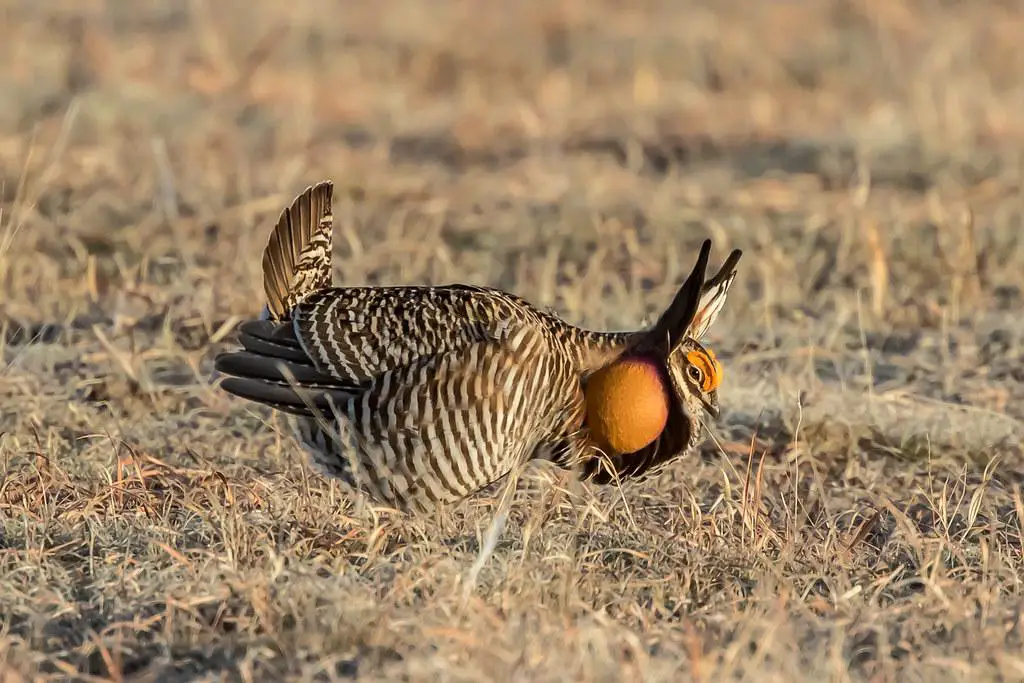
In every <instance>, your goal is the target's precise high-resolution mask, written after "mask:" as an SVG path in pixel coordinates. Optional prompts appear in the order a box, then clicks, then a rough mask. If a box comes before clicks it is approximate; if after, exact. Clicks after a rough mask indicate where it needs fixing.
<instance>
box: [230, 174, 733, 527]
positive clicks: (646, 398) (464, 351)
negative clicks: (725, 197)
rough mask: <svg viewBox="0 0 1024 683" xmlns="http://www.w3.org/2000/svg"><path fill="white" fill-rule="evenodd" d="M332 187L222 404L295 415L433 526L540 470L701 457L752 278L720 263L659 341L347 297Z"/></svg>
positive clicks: (498, 296) (297, 423)
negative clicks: (739, 289) (712, 336)
mask: <svg viewBox="0 0 1024 683" xmlns="http://www.w3.org/2000/svg"><path fill="white" fill-rule="evenodd" d="M332 189H333V185H332V183H331V182H329V181H326V182H322V183H319V184H317V185H315V186H312V187H310V188H308V189H306V191H304V192H303V193H302V194H301V195H299V196H298V197H297V198H296V199H295V201H294V202H293V204H292V205H291V206H290V207H288V208H287V209H285V210H284V212H283V213H282V214H281V217H280V219H279V221H278V223H277V225H276V227H275V228H274V231H273V233H272V234H271V236H270V240H269V242H268V244H267V247H266V250H265V251H264V254H263V274H264V289H265V292H266V296H267V304H266V306H265V307H264V309H263V313H262V314H261V315H260V317H259V319H254V320H249V321H246V322H243V323H242V324H241V325H240V326H239V328H238V338H239V341H240V343H241V345H242V347H243V348H242V349H240V350H237V351H232V352H228V353H224V354H221V355H219V356H218V357H217V359H216V361H215V368H216V370H217V371H218V372H220V373H222V374H223V375H226V377H225V378H224V379H223V382H222V384H221V386H222V388H223V389H224V390H226V391H228V392H229V393H231V394H234V395H236V396H239V397H242V398H245V399H248V400H251V401H256V402H259V403H263V404H266V405H269V406H272V407H273V408H275V409H277V410H280V411H283V412H285V413H287V414H289V416H288V417H289V419H290V421H291V423H292V426H293V428H294V430H295V432H296V436H297V438H298V440H299V442H300V444H301V445H302V446H303V447H304V449H305V450H306V451H307V452H308V453H309V455H310V456H311V459H312V463H313V464H314V466H315V467H316V468H317V469H318V470H320V471H321V472H322V473H325V474H327V475H330V476H334V477H338V478H340V479H341V480H343V481H344V482H346V483H347V484H348V485H349V486H351V487H355V488H356V489H358V490H360V491H362V492H363V493H365V494H368V496H369V497H370V498H371V499H372V500H374V501H376V502H378V503H384V504H388V505H391V506H394V507H397V508H399V509H401V510H405V511H421V512H422V511H426V510H430V509H432V508H434V507H435V506H437V505H438V504H442V503H451V502H455V501H458V500H460V499H462V498H464V497H466V496H467V495H469V494H471V493H473V492H475V491H477V490H479V489H481V488H483V487H485V486H487V485H489V484H491V483H493V482H495V481H497V480H499V479H501V478H502V477H503V476H505V475H507V474H509V473H510V472H511V471H512V470H513V469H514V468H516V467H517V466H518V465H522V464H523V463H525V461H527V460H528V459H531V458H543V459H547V460H551V461H553V462H555V463H556V464H558V465H560V466H562V467H564V468H572V469H575V470H576V471H577V472H578V473H579V476H580V477H581V478H582V479H584V480H589V481H593V482H597V483H602V484H605V483H610V482H613V481H621V480H626V479H630V478H635V477H639V476H641V475H644V474H648V473H650V472H652V471H654V470H656V469H660V468H661V466H663V465H664V464H666V463H667V462H669V461H671V460H672V459H674V458H676V457H678V456H681V455H683V454H685V453H687V452H688V451H690V450H691V449H693V448H694V447H695V446H696V445H697V443H698V441H699V440H700V427H701V414H702V413H703V412H705V411H706V412H708V413H710V414H711V415H712V416H716V417H717V415H718V387H719V384H720V382H721V378H722V370H721V366H720V364H719V363H718V361H717V360H716V358H715V356H714V354H713V353H712V352H711V350H710V349H706V348H704V347H703V346H702V345H701V344H700V342H699V341H698V340H699V339H700V338H701V337H702V335H703V334H704V333H705V332H706V331H707V329H708V328H709V327H710V325H711V324H712V323H713V322H714V320H715V318H716V316H717V315H718V313H719V312H720V311H721V309H722V306H723V304H724V303H725V299H726V295H727V294H728V291H729V287H730V285H731V284H732V282H733V279H734V278H735V276H736V265H737V263H738V261H739V259H740V255H741V252H740V251H739V250H735V251H733V252H732V253H731V254H730V255H729V257H728V258H727V259H726V261H725V263H724V265H723V266H722V268H721V270H720V271H719V272H718V274H717V275H715V276H714V277H712V278H711V279H710V280H707V281H705V270H706V268H707V264H708V255H709V252H710V249H711V243H710V241H705V242H704V244H703V246H702V247H701V250H700V254H699V255H698V258H697V263H696V265H695V266H694V268H693V271H692V272H691V273H690V275H689V277H688V278H687V280H686V282H685V283H684V284H683V285H682V287H681V288H680V289H679V291H678V293H677V294H676V296H675V299H674V300H673V301H672V303H671V305H670V306H669V307H668V309H667V310H666V311H665V312H664V313H663V314H662V316H661V317H660V318H659V320H658V321H657V323H656V324H655V325H654V326H653V327H652V328H650V329H648V330H642V331H636V332H595V331H590V330H585V329H581V328H579V327H576V326H574V325H571V324H569V323H568V322H566V321H564V320H562V319H560V318H558V317H557V316H555V315H552V314H550V313H547V312H544V311H541V310H539V309H537V308H535V307H534V306H532V305H531V304H530V303H528V302H527V301H525V300H523V299H521V298H519V297H517V296H515V295H513V294H509V293H506V292H503V291H499V290H496V289H490V288H485V287H476V286H469V285H446V286H436V287H417V286H403V287H337V286H332V270H331V234H332V221H333V219H332V207H331V205H332Z"/></svg>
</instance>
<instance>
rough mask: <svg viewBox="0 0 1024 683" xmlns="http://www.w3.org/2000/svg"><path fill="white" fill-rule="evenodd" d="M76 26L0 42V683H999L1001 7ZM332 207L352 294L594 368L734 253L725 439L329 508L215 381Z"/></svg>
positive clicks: (647, 10)
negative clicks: (551, 346)
mask: <svg viewBox="0 0 1024 683" xmlns="http://www.w3.org/2000/svg"><path fill="white" fill-rule="evenodd" d="M100 4H101V5H102V6H103V12H97V11H96V9H97V7H96V6H94V5H95V3H72V2H48V3H27V2H21V3H7V5H8V6H9V7H8V6H5V8H4V20H3V21H2V22H0V333H2V335H3V336H2V337H0V679H2V680H5V681H6V680H10V681H21V680H24V681H47V680H53V681H67V680H72V681H101V680H102V681H113V680H124V681H165V680H166V681H176V680H189V681H192V680H196V681H213V680H242V681H245V680H253V681H257V680H274V681H310V680H317V681H320V680H322V681H339V680H340V681H345V680H361V681H362V680H366V681H393V680H410V681H452V682H459V681H496V682H504V681H514V680H515V681H519V680H529V681H535V682H537V683H546V682H548V681H550V682H555V681H558V682H561V681H580V682H590V681H612V680H614V681H633V680H636V681H639V680H643V681H650V682H652V683H655V682H660V681H672V682H673V683H675V682H686V681H731V680H734V681H755V680H756V681H759V682H760V681H763V682H765V683H773V682H775V681H781V682H784V683H795V682H798V681H799V682H802V681H822V680H830V681H849V682H854V681H895V680H927V681H935V682H937V683H945V682H947V681H949V682H953V681H963V680H971V681H980V682H985V681H997V680H1020V679H1021V678H1022V677H1024V656H1022V655H1021V654H1020V653H1021V652H1024V635H1022V633H1024V631H1022V629H1021V628H1020V614H1021V610H1022V607H1024V584H1022V582H1021V581H1020V577H1021V575H1024V494H1022V493H1021V485H1022V474H1021V473H1022V472H1024V449H1022V447H1021V444H1022V443H1024V408H1022V406H1024V375H1022V373H1021V367H1024V323H1022V322H1021V317H1020V314H1019V313H1020V310H1021V308H1022V307H1024V276H1022V275H1021V272H1022V271H1021V268H1020V264H1021V263H1024V241H1022V240H1021V239H1020V216H1021V215H1024V200H1022V198H1021V194H1020V178H1019V175H1020V173H1019V168H1020V158H1021V151H1022V149H1024V125H1022V123H1021V117H1020V115H1019V112H1020V92H1019V91H1020V84H1021V83H1022V82H1024V64H1022V62H1021V60H1020V59H1019V52H1020V48H1019V46H1020V36H1021V35H1024V8H1022V7H1020V6H1018V5H1016V4H1014V3H921V2H908V1H906V0H897V1H896V2H878V1H875V0H872V1H865V2H856V3H851V2H843V1H841V0H825V1H824V2H818V3H809V2H790V3H755V4H753V5H752V4H751V3H743V2H735V1H732V2H730V1H725V2H718V3H702V4H700V5H699V6H698V5H697V4H695V3H665V2H662V3H643V4H636V3H632V4H631V3H621V2H611V1H610V0H596V1H595V2H590V3H550V2H547V3H545V2H540V1H539V0H527V1H526V2H524V3H519V4H517V6H516V10H515V12H512V13H509V12H504V11H496V10H495V6H492V5H488V4H487V3H479V2H477V3H465V2H462V3H459V2H453V1H451V0H433V1H431V2H427V0H402V1H401V2H397V1H396V0H384V2H375V3H369V2H355V3H345V6H344V11H343V12H342V13H341V14H343V17H341V18H342V19H343V20H339V16H341V15H339V13H338V12H333V13H332V10H333V9H334V8H333V6H331V3H325V2H322V0H295V1H294V2H287V3H275V2H271V1H270V0H253V2H247V3H245V4H241V3H239V2H237V1H228V2H226V3H223V2H207V1H204V0H190V1H189V2H186V3H159V2H148V3H147V2H143V3H123V2H122V3H100ZM908 84H911V85H910V87H908ZM323 178H332V179H333V180H334V183H335V184H334V202H333V204H334V222H335V227H336V233H335V234H336V238H335V239H336V242H337V243H336V244H335V248H334V253H333V264H334V271H335V272H334V276H335V279H336V281H338V282H343V283H345V284H409V283H443V282H469V283H474V284H484V285H492V286H497V287H500V288H502V289H506V290H510V291H513V292H515V293H517V294H521V295H523V296H524V297H526V298H527V299H529V300H531V301H534V302H539V303H540V304H541V305H544V306H550V307H551V308H552V309H554V310H555V311H556V312H557V313H559V314H560V315H561V316H563V317H564V318H566V319H568V320H571V321H573V322H577V323H579V324H581V325H585V326H588V327H592V328H599V329H630V328H635V327H637V326H638V325H639V324H641V323H642V322H646V323H647V324H650V323H651V322H652V321H653V320H656V319H657V317H658V313H659V312H660V311H662V310H664V307H665V304H666V302H667V301H669V300H671V298H672V296H673V294H675V293H676V292H677V291H678V290H679V287H680V285H681V284H682V282H683V280H684V278H685V277H686V276H687V274H688V272H689V269H690V267H692V265H693V263H694V261H695V259H696V256H697V253H698V249H699V248H700V245H701V243H702V242H703V240H704V239H712V240H713V242H714V249H713V252H712V254H711V260H710V262H709V267H710V268H711V269H714V268H715V267H716V266H717V265H718V263H719V259H720V258H723V257H724V255H725V254H728V253H729V252H730V251H731V250H732V249H742V250H743V260H742V262H741V264H740V270H739V276H738V278H737V280H736V282H735V284H734V285H733V288H732V290H731V292H730V296H729V303H728V305H727V306H726V308H725V310H724V312H723V314H722V317H721V319H720V320H719V321H717V322H716V323H715V326H714V328H713V329H712V330H711V331H710V332H709V338H708V339H707V340H706V341H707V343H708V345H709V346H710V347H712V348H713V349H714V351H715V353H716V355H717V357H718V358H719V360H720V361H721V363H722V366H723V368H724V373H725V374H724V381H723V384H722V390H721V396H720V400H721V406H722V418H721V420H720V421H719V422H718V424H716V425H714V426H713V427H712V429H713V432H714V435H715V437H716V439H715V440H709V441H708V442H707V443H706V444H705V445H704V446H703V449H702V451H701V452H700V453H695V454H693V455H692V456H690V457H687V458H685V459H683V460H681V461H679V462H677V463H674V464H673V465H672V466H671V467H669V468H667V469H666V470H665V471H663V472H661V473H659V474H658V475H656V476H652V477H651V478H649V479H648V480H645V481H641V482H633V483H624V484H622V485H621V486H619V485H617V484H612V485H609V486H608V487H604V488H601V487H597V486H594V485H591V484H581V483H579V482H573V483H572V484H567V483H566V482H567V481H571V479H566V476H565V474H564V473H554V474H552V473H551V472H553V471H554V470H553V468H546V467H543V468H539V469H541V470H542V471H543V472H544V476H543V477H542V478H544V479H551V480H552V481H551V482H547V481H545V482H544V483H542V484H538V485H536V486H534V485H533V484H532V483H531V482H532V479H531V478H530V477H527V476H526V475H523V476H522V478H521V479H519V481H518V482H517V483H516V484H515V485H513V484H507V485H506V487H505V488H501V486H496V487H493V488H492V489H491V490H488V491H486V492H483V493H481V494H480V495H478V496H475V497H474V498H473V499H471V500H470V501H468V502H467V503H465V504H463V505H460V506H457V507H454V508H452V509H449V510H446V511H444V512H443V513H442V514H438V515H436V516H435V517H431V518H430V519H423V520H419V519H409V518H406V517H403V516H401V515H399V514H397V513H396V512H395V511H394V510H389V509H385V508H381V507H375V506H373V505H369V504H367V503H366V501H363V500H361V499H358V498H353V497H352V496H351V495H349V493H348V492H346V491H344V490H343V489H342V487H341V486H339V485H338V484H336V483H335V482H332V481H329V480H327V479H324V478H323V477H320V476H318V475H317V474H316V473H315V472H314V471H313V470H311V469H310V468H309V467H308V466H307V464H306V457H305V455H304V453H302V452H301V451H300V450H299V449H298V447H297V445H296V441H295V439H294V438H293V435H292V434H291V433H290V432H289V431H288V430H287V429H285V425H284V424H283V422H282V421H281V420H280V419H279V417H277V416H275V415H273V414H272V413H271V412H269V411H266V410H263V409H257V408H253V407H251V406H248V405H244V404H242V403H241V402H239V401H234V400H231V399H230V398H228V397H226V396H225V395H224V393H223V392H220V391H218V390H217V386H216V383H211V382H210V381H209V378H210V369H211V366H212V359H213V358H214V357H215V356H216V355H217V354H218V353H219V352H221V351H222V350H224V349H225V348H226V347H227V346H229V345H230V344H232V338H233V336H234V329H235V326H236V325H237V323H238V321H239V320H242V319H247V318H249V317H251V316H253V315H254V314H256V313H257V312H258V311H259V309H260V307H261V306H262V305H263V303H264V301H263V297H264V294H263V290H262V288H261V272H260V268H261V265H260V254H261V253H262V249H263V247H264V246H265V244H266V241H267V234H268V229H269V228H270V227H271V226H272V225H273V224H274V221H275V220H276V219H277V217H278V215H279V213H280V212H281V210H282V208H283V207H284V206H285V205H286V204H287V203H288V202H290V201H291V199H292V198H293V197H294V196H295V194H296V193H297V192H298V191H300V190H301V189H302V188H304V187H307V186H309V185H310V184H311V183H315V182H316V181H318V180H320V179H323ZM861 300H863V307H861ZM211 384H213V386H211ZM709 426H710V425H709ZM718 438H720V441H721V446H720V447H719V445H718V443H717V440H718Z"/></svg>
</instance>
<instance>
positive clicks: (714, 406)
mask: <svg viewBox="0 0 1024 683" xmlns="http://www.w3.org/2000/svg"><path fill="white" fill-rule="evenodd" d="M702 403H703V404H704V410H706V411H708V415H710V416H711V417H713V418H714V419H716V420H717V419H718V416H719V414H720V411H719V409H718V392H717V391H716V392H714V393H713V394H711V396H709V397H708V400H706V401H702Z"/></svg>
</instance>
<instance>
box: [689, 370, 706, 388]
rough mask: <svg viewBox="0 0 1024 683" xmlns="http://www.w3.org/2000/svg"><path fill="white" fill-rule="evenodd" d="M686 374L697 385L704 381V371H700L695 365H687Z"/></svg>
mask: <svg viewBox="0 0 1024 683" xmlns="http://www.w3.org/2000/svg"><path fill="white" fill-rule="evenodd" d="M686 374H687V375H688V376H689V378H690V379H691V380H693V381H694V383H696V384H697V385H698V386H700V385H701V384H702V383H703V381H704V373H703V372H701V371H700V368H698V367H697V366H696V365H691V366H689V367H687V368H686Z"/></svg>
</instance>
